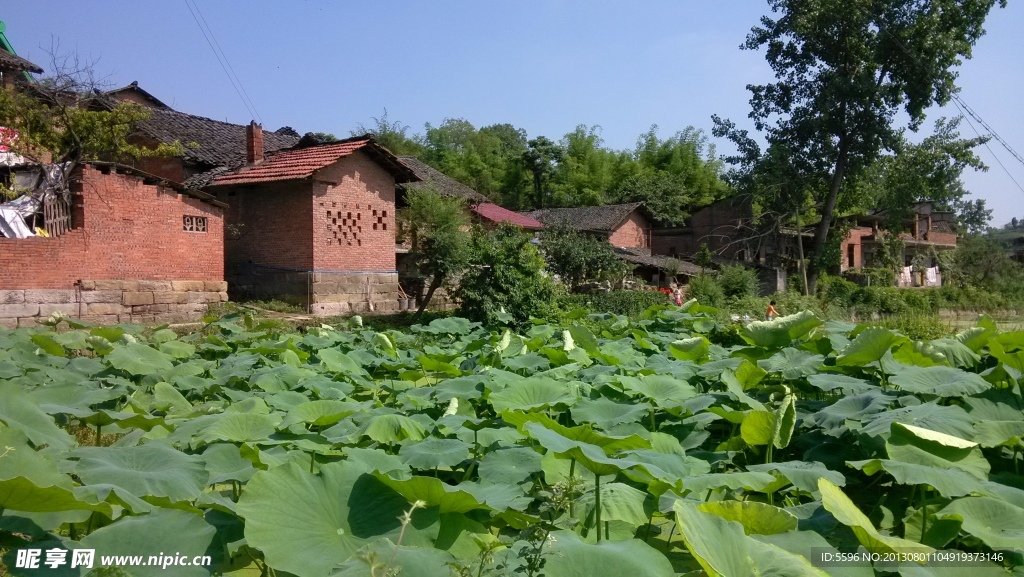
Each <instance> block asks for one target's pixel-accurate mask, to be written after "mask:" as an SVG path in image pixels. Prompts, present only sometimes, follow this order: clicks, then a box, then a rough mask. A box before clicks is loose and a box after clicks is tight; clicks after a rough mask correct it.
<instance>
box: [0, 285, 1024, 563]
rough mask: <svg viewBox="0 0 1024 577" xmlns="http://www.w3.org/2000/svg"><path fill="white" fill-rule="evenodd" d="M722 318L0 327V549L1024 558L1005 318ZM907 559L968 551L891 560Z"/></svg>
mask: <svg viewBox="0 0 1024 577" xmlns="http://www.w3.org/2000/svg"><path fill="white" fill-rule="evenodd" d="M715 312H716V311H714V310H712V309H709V308H707V307H702V306H701V305H699V304H697V303H694V302H690V303H687V304H686V305H684V306H683V307H681V308H679V307H653V308H651V309H650V310H648V311H647V312H646V313H645V314H644V316H643V318H642V319H641V320H639V321H630V320H628V319H627V318H625V317H616V316H613V315H588V316H584V315H586V313H585V312H584V311H580V312H578V313H577V314H575V315H570V318H575V319H578V323H579V324H573V322H577V321H573V320H570V321H567V323H568V324H567V325H566V326H556V325H551V324H544V323H542V322H539V321H538V322H536V323H535V324H534V325H532V326H530V327H528V328H527V329H525V330H523V329H519V330H516V329H509V328H503V327H496V328H486V327H482V326H480V325H479V324H476V323H471V322H469V321H467V320H465V319H459V318H444V319H437V320H434V321H432V322H431V323H429V324H428V325H417V326H414V327H412V328H411V329H410V330H409V331H405V332H399V331H387V332H375V331H373V330H370V329H367V328H363V327H362V326H361V323H359V322H358V319H353V321H352V322H350V323H348V324H347V325H345V326H337V327H331V326H320V327H314V328H308V329H306V330H305V331H304V332H301V333H290V334H289V333H281V332H280V330H279V328H274V327H271V326H264V325H261V324H260V323H258V322H256V321H255V320H254V319H252V318H251V317H248V316H245V315H239V314H233V315H229V316H225V317H222V318H220V319H211V320H210V322H209V324H208V325H207V326H206V327H205V328H204V329H203V330H202V331H198V332H195V333H193V334H188V335H185V336H179V335H178V334H176V333H175V332H174V331H172V330H169V329H166V328H164V329H159V330H155V331H154V330H152V329H150V330H144V329H143V328H142V327H138V326H132V325H119V326H115V327H90V326H85V325H81V324H78V323H76V322H74V321H68V320H66V319H65V320H60V319H57V321H58V322H55V323H51V324H53V325H55V326H50V327H40V328H38V329H19V330H16V331H5V330H3V329H0V549H2V550H4V551H5V553H4V557H3V559H4V563H5V564H6V566H7V569H6V570H7V571H8V572H9V574H10V575H28V574H54V575H56V574H60V575H86V574H89V573H88V570H85V569H82V568H74V569H72V568H70V567H68V566H64V567H61V568H59V569H51V568H49V567H46V566H45V565H41V566H40V568H38V569H26V568H19V567H16V565H17V563H16V558H17V555H18V551H19V550H22V551H23V550H26V549H36V550H42V551H46V550H49V549H54V548H59V549H64V550H73V549H83V548H85V549H94V550H95V551H96V555H97V559H99V556H101V555H103V556H106V555H157V554H160V553H163V552H167V553H168V554H170V553H172V552H179V553H180V554H183V555H188V556H192V555H209V556H210V557H211V559H212V561H213V564H212V566H210V567H198V566H189V567H175V568H173V569H168V570H164V569H161V568H160V567H145V566H143V567H130V568H119V569H116V571H118V573H109V572H108V573H104V571H107V570H106V569H99V568H94V569H93V570H92V571H93V572H92V574H94V575H102V574H121V575H124V574H130V575H137V576H150V575H153V576H155V575H164V576H166V575H175V576H177V575H183V576H190V575H197V576H202V575H210V574H218V575H221V574H222V575H238V576H242V575H245V576H257V575H277V576H286V575H297V576H300V577H321V576H345V577H348V576H360V577H368V576H373V577H383V576H385V575H400V576H403V577H405V576H408V577H441V576H445V577H450V576H456V577H471V576H472V577H480V576H484V575H514V576H519V575H527V576H540V575H546V576H549V577H564V576H567V577H584V576H586V577H621V576H624V575H627V576H630V577H668V576H673V575H680V574H693V575H700V574H707V575H712V576H716V575H722V576H726V577H733V576H748V575H751V576H753V575H778V576H801V575H841V576H851V577H854V576H865V577H868V576H871V575H876V574H899V575H905V576H914V577H918V576H922V577H924V576H929V575H963V574H965V573H970V574H972V575H974V574H977V575H1003V574H1007V573H1011V574H1024V569H1021V568H1020V565H1021V563H1022V559H1021V556H1020V555H1021V554H1020V552H1021V551H1024V478H1022V476H1021V475H1020V463H1019V461H1020V452H1021V448H1022V442H1021V439H1022V438H1024V410H1022V407H1024V401H1022V398H1021V389H1020V385H1019V381H1020V378H1021V376H1022V373H1024V332H999V330H998V329H997V328H996V326H995V324H994V323H993V322H992V321H991V319H988V318H985V317H982V318H981V320H980V321H979V322H978V324H977V326H976V327H972V328H969V329H966V330H964V331H963V332H961V333H959V334H957V335H956V336H955V337H953V336H951V337H949V338H942V339H938V340H933V341H930V342H921V341H916V342H915V341H912V340H910V339H908V338H906V337H904V336H902V335H900V334H898V333H896V332H893V331H891V330H889V329H885V328H879V327H871V326H866V325H860V326H855V325H850V324H845V323H840V322H828V323H823V322H822V321H820V320H818V319H817V318H815V317H814V315H812V314H811V313H800V314H796V315H792V316H788V317H783V318H781V319H777V320H775V321H771V322H755V323H752V324H750V325H747V326H745V327H727V326H721V325H719V324H717V323H716V321H715V320H714V313H715ZM858 551H859V552H860V553H873V554H876V555H875V562H874V563H873V564H872V563H871V562H869V561H863V562H856V563H845V564H842V563H840V564H835V565H833V566H823V565H822V564H821V563H817V562H816V561H817V560H820V559H822V558H824V557H823V555H825V554H826V553H828V554H838V553H840V552H844V553H853V552H858ZM908 551H913V552H917V553H922V552H924V553H935V552H960V554H964V553H972V554H976V555H973V556H971V557H970V562H969V563H968V562H966V561H963V562H961V563H960V564H957V563H953V564H946V565H943V564H942V563H931V562H928V563H917V562H914V561H907V560H904V561H902V562H889V561H887V559H888V558H889V556H891V555H892V554H894V553H906V552H908ZM965 557H966V556H963V555H962V556H961V557H957V559H961V560H962V559H963V558H965ZM833 558H837V557H833ZM933 558H937V557H933ZM947 558H950V557H948V556H947ZM812 561H814V562H812ZM2 572H3V570H2V569H0V574H2ZM702 572H704V573H702Z"/></svg>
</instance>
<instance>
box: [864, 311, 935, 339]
mask: <svg viewBox="0 0 1024 577" xmlns="http://www.w3.org/2000/svg"><path fill="white" fill-rule="evenodd" d="M878 324H879V325H881V326H883V327H887V328H890V329H893V330H897V331H899V332H901V333H903V334H905V335H907V336H908V337H910V338H912V339H914V340H915V341H930V340H932V339H939V338H942V337H945V336H949V335H950V334H952V333H953V332H954V331H953V328H952V327H950V326H949V325H948V324H945V323H943V322H942V321H940V320H939V319H938V317H936V316H935V315H932V314H928V313H921V312H909V313H905V314H902V315H894V316H890V317H886V318H883V319H882V320H881V321H879V322H878Z"/></svg>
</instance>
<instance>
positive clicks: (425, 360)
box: [416, 355, 462, 377]
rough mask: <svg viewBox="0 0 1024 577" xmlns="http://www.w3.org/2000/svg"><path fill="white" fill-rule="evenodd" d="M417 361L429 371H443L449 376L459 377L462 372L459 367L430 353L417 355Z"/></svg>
mask: <svg viewBox="0 0 1024 577" xmlns="http://www.w3.org/2000/svg"><path fill="white" fill-rule="evenodd" d="M416 361H417V362H419V364H420V366H421V367H423V370H424V371H426V372H428V373H443V374H445V375H448V376H449V377H457V376H459V375H461V374H462V371H460V370H459V367H456V366H455V365H453V364H451V363H448V362H445V361H442V360H440V359H437V358H434V357H433V356H430V355H420V356H418V357H416Z"/></svg>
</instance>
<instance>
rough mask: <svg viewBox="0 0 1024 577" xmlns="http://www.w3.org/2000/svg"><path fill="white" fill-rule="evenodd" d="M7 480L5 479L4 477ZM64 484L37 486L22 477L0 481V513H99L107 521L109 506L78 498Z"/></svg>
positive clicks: (109, 513)
mask: <svg viewBox="0 0 1024 577" xmlns="http://www.w3.org/2000/svg"><path fill="white" fill-rule="evenodd" d="M5 476H7V475H5ZM65 485H66V483H64V482H61V483H60V484H54V485H39V484H36V483H35V482H33V481H31V480H29V479H28V478H26V477H22V476H12V477H10V478H8V479H4V480H0V509H10V510H12V511H27V512H35V513H52V512H59V511H67V510H89V511H99V512H101V513H103V514H104V515H107V516H108V517H109V516H110V515H111V510H110V506H109V505H107V504H106V503H98V502H97V501H90V500H86V499H85V496H83V497H79V496H78V495H77V494H76V493H75V492H73V491H72V490H71V489H67V488H66V487H65Z"/></svg>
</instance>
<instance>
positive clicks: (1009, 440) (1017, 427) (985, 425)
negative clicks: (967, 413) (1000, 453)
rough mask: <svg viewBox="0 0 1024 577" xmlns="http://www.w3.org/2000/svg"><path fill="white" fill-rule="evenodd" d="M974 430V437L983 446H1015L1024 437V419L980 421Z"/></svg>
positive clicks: (975, 424)
mask: <svg viewBox="0 0 1024 577" xmlns="http://www.w3.org/2000/svg"><path fill="white" fill-rule="evenodd" d="M972 414H973V413H972ZM974 430H975V432H976V434H975V436H974V439H976V440H977V441H978V444H979V445H981V446H982V447H998V446H1000V445H1003V446H1007V447H1014V446H1019V445H1020V444H1021V440H1022V439H1024V421H978V422H977V423H974Z"/></svg>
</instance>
